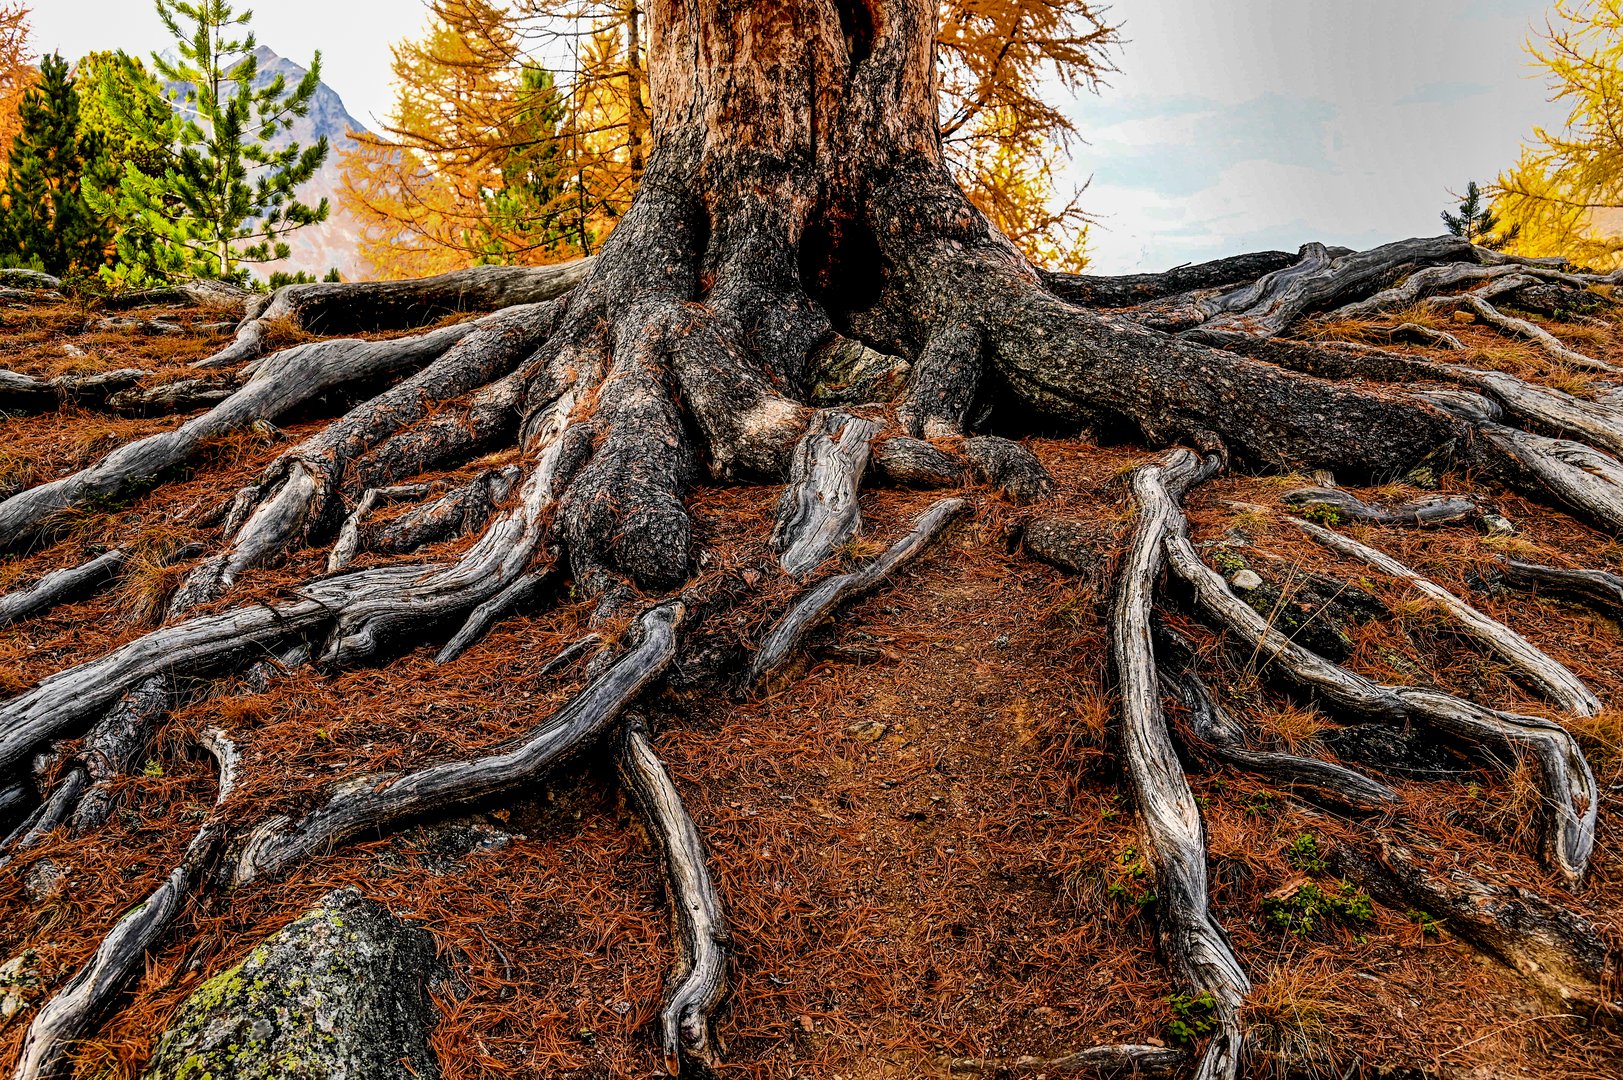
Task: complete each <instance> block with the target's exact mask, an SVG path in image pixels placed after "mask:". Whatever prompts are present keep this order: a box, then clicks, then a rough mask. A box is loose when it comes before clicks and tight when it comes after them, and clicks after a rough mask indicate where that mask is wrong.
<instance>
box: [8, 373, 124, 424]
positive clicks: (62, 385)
mask: <svg viewBox="0 0 1623 1080" xmlns="http://www.w3.org/2000/svg"><path fill="white" fill-rule="evenodd" d="M147 374H148V373H147V372H145V371H142V370H140V369H139V368H119V369H118V370H116V371H98V372H95V373H93V374H90V375H59V376H57V377H56V378H54V379H39V378H35V377H34V376H32V375H24V374H21V373H20V372H16V371H7V370H4V369H0V413H9V414H12V415H21V414H27V413H42V412H51V411H53V410H56V409H60V408H62V407H63V406H64V405H82V406H85V407H87V408H93V407H95V406H97V405H101V404H103V403H105V402H106V401H107V399H108V398H110V397H112V396H113V395H114V394H117V393H119V392H120V391H124V390H128V389H129V388H130V387H132V386H134V385H135V384H136V383H138V382H140V381H141V380H142V379H144V378H146V376H147Z"/></svg>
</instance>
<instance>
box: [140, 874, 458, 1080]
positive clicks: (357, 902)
mask: <svg viewBox="0 0 1623 1080" xmlns="http://www.w3.org/2000/svg"><path fill="white" fill-rule="evenodd" d="M438 972H439V962H438V960H437V959H436V958H435V955H434V941H433V939H432V938H431V937H430V936H429V935H428V933H427V932H426V931H424V930H421V929H418V928H415V927H411V926H407V925H406V924H405V923H403V922H401V921H400V920H399V919H396V918H395V917H394V916H393V915H391V914H390V913H389V911H388V910H387V909H386V908H384V907H382V906H381V905H379V904H376V903H374V902H373V901H371V900H368V899H366V898H365V897H363V896H361V894H360V893H358V892H356V891H355V890H354V889H340V890H337V891H335V892H332V893H329V894H328V895H327V896H326V897H325V898H324V899H323V900H322V901H321V904H320V905H319V906H318V907H316V908H315V909H314V910H312V911H311V912H310V913H309V914H307V915H305V916H303V917H302V918H300V919H299V920H298V921H296V922H294V923H292V924H290V925H288V926H286V927H284V928H283V929H282V930H280V931H278V932H277V933H276V934H275V935H274V936H272V937H271V938H270V939H268V940H267V941H265V942H264V943H263V944H261V945H260V946H259V947H258V948H256V949H254V951H253V952H251V953H249V954H248V958H247V959H246V960H244V961H243V962H242V963H240V964H238V965H237V966H236V967H234V968H232V969H230V970H229V971H225V972H222V973H220V974H219V975H216V976H214V977H213V978H212V979H210V980H209V981H208V982H206V983H204V984H203V985H202V986H200V987H198V988H197V990H195V991H194V992H193V993H192V995H191V997H189V998H187V999H186V1001H185V1002H184V1003H183V1004H182V1005H181V1007H180V1009H179V1011H178V1012H176V1014H175V1016H174V1019H173V1021H172V1022H171V1024H170V1027H169V1030H168V1031H166V1032H165V1033H164V1035H163V1037H162V1039H160V1040H159V1043H158V1050H157V1053H156V1054H154V1055H153V1058H152V1061H151V1063H150V1064H149V1065H148V1066H147V1070H146V1072H145V1073H144V1074H143V1077H144V1080H272V1078H278V1080H396V1078H398V1080H412V1078H416V1080H423V1078H437V1077H439V1076H440V1075H441V1074H440V1068H439V1062H438V1061H436V1060H435V1058H434V1056H433V1053H432V1052H431V1051H430V1050H429V1047H428V1036H429V1032H430V1031H432V1030H433V1027H434V1023H435V1022H436V1020H437V1019H438V1017H437V1014H436V1013H435V1011H434V1006H433V1004H432V1002H431V1001H430V1000H429V997H428V986H427V984H428V982H429V981H430V980H431V979H433V978H435V977H436V976H437V975H438Z"/></svg>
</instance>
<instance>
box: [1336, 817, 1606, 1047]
mask: <svg viewBox="0 0 1623 1080" xmlns="http://www.w3.org/2000/svg"><path fill="white" fill-rule="evenodd" d="M1330 857H1331V862H1332V865H1333V866H1334V868H1335V870H1336V872H1337V873H1340V874H1343V875H1344V876H1346V877H1348V878H1351V879H1352V880H1353V881H1354V882H1356V883H1357V884H1358V885H1360V886H1361V887H1362V888H1364V889H1365V890H1366V891H1367V892H1369V894H1370V895H1371V896H1373V897H1375V898H1376V899H1377V900H1379V901H1380V902H1381V903H1383V904H1386V905H1387V906H1389V907H1394V908H1403V909H1407V910H1413V911H1424V912H1426V913H1427V914H1428V915H1430V916H1431V917H1432V918H1434V919H1436V920H1437V921H1438V922H1439V923H1440V924H1441V925H1442V927H1443V929H1445V930H1447V931H1448V932H1449V933H1451V934H1453V935H1454V936H1455V937H1458V938H1461V939H1463V940H1465V941H1468V942H1470V943H1471V944H1472V945H1475V946H1476V947H1477V948H1479V949H1481V950H1483V951H1484V952H1486V953H1488V954H1489V955H1491V956H1494V957H1497V958H1498V959H1500V960H1502V961H1503V962H1504V963H1505V964H1507V965H1509V966H1510V967H1511V968H1513V969H1514V970H1516V971H1518V972H1520V973H1521V974H1522V975H1523V976H1524V977H1526V978H1527V979H1528V980H1529V981H1530V982H1532V983H1533V984H1534V985H1536V986H1538V987H1539V988H1541V989H1542V990H1544V991H1545V992H1546V993H1548V994H1551V995H1552V996H1554V997H1555V998H1557V999H1559V1000H1560V1001H1562V1002H1564V1003H1567V1004H1569V1005H1571V1004H1577V1005H1582V1006H1584V1007H1586V1008H1589V1009H1597V1010H1600V1011H1602V1012H1605V1013H1610V1014H1612V1015H1617V1014H1618V1012H1619V1011H1620V1010H1619V1007H1618V1005H1617V1003H1616V1002H1613V1001H1611V1000H1610V999H1609V998H1608V996H1607V989H1606V988H1607V985H1608V981H1609V979H1608V976H1609V974H1610V973H1609V971H1608V967H1609V956H1608V950H1607V948H1606V943H1605V942H1604V941H1603V940H1602V939H1601V937H1600V935H1599V934H1598V933H1596V931H1595V928H1594V927H1593V926H1591V925H1590V924H1589V923H1588V922H1587V921H1586V920H1584V919H1582V918H1580V917H1579V916H1577V915H1575V914H1573V913H1572V912H1571V911H1568V910H1567V909H1566V908H1563V907H1558V906H1557V905H1555V904H1552V903H1550V902H1549V901H1548V900H1546V899H1544V898H1543V897H1541V896H1539V895H1538V894H1537V893H1533V892H1529V891H1527V890H1526V889H1522V888H1517V887H1516V886H1513V885H1491V884H1489V883H1487V882H1485V881H1481V880H1479V879H1477V878H1475V877H1472V876H1471V875H1470V874H1467V873H1466V872H1465V871H1464V870H1462V869H1460V868H1459V867H1458V866H1444V867H1427V866H1425V865H1424V864H1423V863H1422V861H1421V860H1420V858H1419V857H1418V856H1417V855H1416V854H1415V853H1414V852H1413V851H1411V850H1409V849H1408V848H1406V847H1403V846H1402V845H1400V844H1397V843H1394V842H1392V841H1390V840H1388V839H1385V838H1383V837H1377V838H1376V840H1375V841H1374V843H1373V844H1371V845H1370V847H1369V849H1368V850H1359V849H1355V848H1353V847H1351V846H1348V845H1346V844H1341V845H1337V847H1336V848H1335V849H1334V850H1333V851H1332V852H1331V856H1330Z"/></svg>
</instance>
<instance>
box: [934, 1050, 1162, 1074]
mask: <svg viewBox="0 0 1623 1080" xmlns="http://www.w3.org/2000/svg"><path fill="white" fill-rule="evenodd" d="M1185 1061H1186V1056H1185V1054H1184V1053H1183V1051H1181V1050H1172V1049H1168V1048H1167V1047H1164V1046H1131V1045H1128V1046H1091V1047H1089V1048H1088V1049H1086V1050H1078V1051H1077V1052H1076V1053H1074V1054H1066V1055H1065V1056H1064V1057H1057V1058H1038V1057H1018V1058H1008V1059H1005V1060H998V1059H995V1058H954V1059H952V1060H951V1061H949V1062H947V1071H948V1072H949V1073H955V1074H968V1075H974V1076H997V1075H1000V1074H1003V1073H1012V1074H1014V1075H1017V1076H1023V1075H1025V1074H1027V1073H1035V1074H1037V1075H1039V1076H1043V1075H1047V1076H1070V1075H1083V1076H1171V1075H1173V1074H1174V1073H1175V1072H1176V1071H1177V1069H1178V1067H1179V1066H1181V1065H1183V1064H1184V1062H1185Z"/></svg>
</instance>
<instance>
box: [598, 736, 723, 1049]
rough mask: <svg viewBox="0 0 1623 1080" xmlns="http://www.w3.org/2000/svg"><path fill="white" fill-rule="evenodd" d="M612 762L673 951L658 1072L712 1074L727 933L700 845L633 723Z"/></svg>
mask: <svg viewBox="0 0 1623 1080" xmlns="http://www.w3.org/2000/svg"><path fill="white" fill-rule="evenodd" d="M617 764H618V766H619V770H620V778H621V780H622V781H623V782H624V784H625V785H626V787H627V788H628V789H629V790H630V791H631V794H632V796H633V797H634V799H635V801H636V804H637V807H638V809H639V810H640V811H641V815H642V822H643V826H644V828H645V829H647V831H648V835H649V837H650V838H651V839H652V840H653V841H654V844H655V845H656V846H657V847H658V848H659V853H660V862H661V863H662V864H663V865H664V867H665V877H666V881H667V883H668V894H669V900H670V908H671V923H672V934H671V937H672V939H673V940H674V941H675V942H676V944H677V954H676V962H675V964H674V965H673V967H672V970H671V977H670V982H669V985H668V988H667V989H666V992H665V1005H664V1008H663V1009H662V1011H661V1013H660V1046H661V1049H662V1050H663V1052H664V1057H665V1071H666V1072H668V1073H669V1074H670V1075H672V1076H679V1075H687V1074H689V1073H691V1072H693V1071H698V1070H708V1069H712V1068H714V1067H715V1066H716V1065H718V1064H720V1060H719V1057H718V1055H717V1053H716V1047H715V1044H714V1042H713V1038H712V1035H711V1016H712V1015H713V1014H714V1013H715V1011H716V1009H717V1008H719V1007H720V1005H721V1002H722V999H723V998H724V997H726V994H727V943H728V934H727V918H726V915H725V914H723V912H722V906H721V897H720V894H718V893H717V891H716V887H715V884H714V883H713V882H712V881H711V880H710V870H709V868H708V867H707V866H706V864H705V854H704V841H703V840H702V839H701V838H700V836H699V830H698V828H697V827H696V826H695V825H694V824H693V819H692V818H691V817H689V816H688V812H687V809H686V807H684V806H683V805H682V796H681V794H680V793H679V792H678V791H677V790H676V785H675V784H674V783H673V782H672V781H671V777H670V774H669V773H667V772H666V771H665V766H664V765H663V764H662V763H661V762H660V760H659V758H658V757H657V756H656V755H655V754H654V749H653V747H652V746H651V745H650V744H649V741H648V731H647V729H646V727H644V725H643V724H642V722H641V721H640V720H636V719H633V720H631V721H629V722H628V723H627V724H626V725H625V728H624V731H623V733H622V735H621V738H620V752H619V757H618V759H617ZM684 1066H686V1067H687V1068H686V1069H684Z"/></svg>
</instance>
